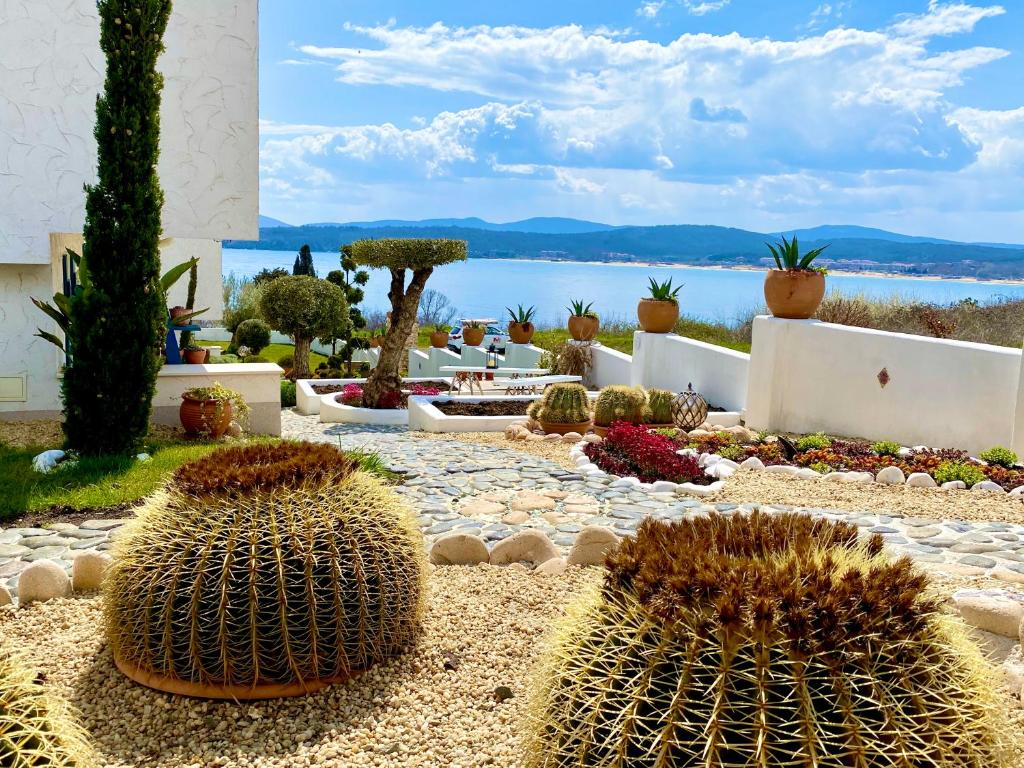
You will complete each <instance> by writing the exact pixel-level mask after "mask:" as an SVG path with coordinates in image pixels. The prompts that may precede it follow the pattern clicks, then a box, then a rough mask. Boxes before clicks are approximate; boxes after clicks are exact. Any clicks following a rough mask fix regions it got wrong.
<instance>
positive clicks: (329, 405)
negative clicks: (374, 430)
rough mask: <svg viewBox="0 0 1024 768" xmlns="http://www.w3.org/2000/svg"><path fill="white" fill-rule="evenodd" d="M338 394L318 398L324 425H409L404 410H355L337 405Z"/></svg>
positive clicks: (407, 414)
mask: <svg viewBox="0 0 1024 768" xmlns="http://www.w3.org/2000/svg"><path fill="white" fill-rule="evenodd" d="M338 394H340V393H338V392H335V393H333V394H330V395H321V396H320V421H322V422H324V423H325V424H377V425H381V426H391V427H403V426H408V424H409V411H407V410H406V409H404V408H356V407H354V406H351V405H345V404H343V403H339V402H338V401H337V400H335V398H336V397H337V396H338Z"/></svg>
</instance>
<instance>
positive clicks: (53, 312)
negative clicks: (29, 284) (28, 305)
mask: <svg viewBox="0 0 1024 768" xmlns="http://www.w3.org/2000/svg"><path fill="white" fill-rule="evenodd" d="M30 298H31V299H32V303H33V304H35V305H36V306H37V307H39V309H41V310H42V311H43V312H45V313H46V314H47V315H48V316H49V317H50V318H51V319H53V320H54V321H55V322H56V323H57V325H59V326H60V327H61V330H63V331H64V332H65V333H67V330H68V325H69V324H70V319H69V318H68V316H67V315H65V314H64V313H62V312H61V311H60V310H59V309H57V308H56V307H54V306H53V305H51V304H47V303H46V302H45V301H40V300H39V299H37V298H35V297H30Z"/></svg>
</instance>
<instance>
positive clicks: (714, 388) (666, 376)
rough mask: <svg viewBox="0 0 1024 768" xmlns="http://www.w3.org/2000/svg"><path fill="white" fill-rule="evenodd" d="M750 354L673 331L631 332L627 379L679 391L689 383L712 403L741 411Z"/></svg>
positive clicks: (639, 383) (744, 396)
mask: <svg viewBox="0 0 1024 768" xmlns="http://www.w3.org/2000/svg"><path fill="white" fill-rule="evenodd" d="M749 368H750V355H747V354H744V353H743V352H736V351H734V350H731V349H726V348H725V347H719V346H716V345H714V344H706V343H705V342H703V341H696V340H694V339H688V338H685V337H683V336H677V335H676V334H674V333H644V332H643V331H637V332H636V333H635V334H634V335H633V365H632V373H631V378H630V383H631V384H633V385H634V386H636V385H640V386H644V387H657V388H659V389H667V390H670V391H672V392H682V391H683V390H685V389H686V387H687V385H688V384H693V388H694V389H695V390H696V391H697V392H700V393H701V394H702V395H704V397H705V398H706V399H707V401H708V402H709V403H711V404H712V405H717V406H720V407H722V408H725V409H726V410H727V411H742V410H743V407H744V403H745V401H746V398H747V375H748V370H749Z"/></svg>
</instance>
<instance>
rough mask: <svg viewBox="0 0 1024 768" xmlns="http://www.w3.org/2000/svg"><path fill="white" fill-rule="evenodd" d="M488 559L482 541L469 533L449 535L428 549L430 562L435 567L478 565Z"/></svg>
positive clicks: (485, 546)
mask: <svg viewBox="0 0 1024 768" xmlns="http://www.w3.org/2000/svg"><path fill="white" fill-rule="evenodd" d="M489 557H490V556H489V555H488V553H487V545H486V544H485V543H484V540H483V539H481V538H480V537H479V536H475V535H473V534H471V533H450V534H448V535H447V536H442V537H441V538H440V539H438V540H437V541H435V542H434V545H433V546H432V547H431V548H430V562H432V563H434V564H435V565H478V564H479V563H486V562H487V561H488V559H489Z"/></svg>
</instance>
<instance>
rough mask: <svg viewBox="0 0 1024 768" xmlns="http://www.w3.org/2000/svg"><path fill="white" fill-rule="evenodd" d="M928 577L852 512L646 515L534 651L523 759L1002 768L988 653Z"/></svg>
mask: <svg viewBox="0 0 1024 768" xmlns="http://www.w3.org/2000/svg"><path fill="white" fill-rule="evenodd" d="M926 583H927V582H926V579H925V577H924V576H923V575H922V574H921V573H919V572H918V571H917V570H916V569H915V568H914V566H913V565H912V564H911V562H910V561H909V560H907V559H902V560H898V561H890V560H888V559H887V558H886V557H885V555H883V554H882V552H881V540H880V539H879V538H877V537H876V538H874V539H871V540H870V541H867V542H861V543H858V541H857V531H856V528H855V527H853V526H848V525H845V524H839V523H829V522H825V521H812V520H811V519H810V518H808V517H799V516H779V517H767V516H763V515H759V514H756V513H755V514H754V515H752V516H750V517H743V516H736V517H730V518H725V517H717V516H714V517H712V518H710V519H707V520H694V521H684V522H681V523H674V524H671V525H666V524H664V523H661V522H658V521H646V522H645V523H644V524H643V525H642V526H641V527H640V529H639V531H638V533H637V536H636V538H635V539H632V540H631V539H626V540H625V541H624V542H623V544H622V545H621V546H620V547H619V549H618V550H617V551H616V552H614V553H612V554H611V555H610V556H609V558H608V564H607V572H606V577H605V582H604V585H603V587H602V588H600V589H595V590H593V592H592V593H591V594H590V595H588V596H587V597H585V598H584V599H583V600H582V601H581V602H580V603H579V604H578V605H576V606H575V607H574V609H573V610H572V611H571V612H570V618H569V620H568V622H567V624H566V626H565V627H564V628H563V629H562V632H561V634H560V636H559V637H558V638H557V640H556V642H555V644H554V648H553V649H552V650H551V652H550V653H549V655H548V657H547V659H546V661H545V662H544V663H543V664H542V667H541V669H540V671H539V673H538V676H537V678H538V680H537V693H536V697H535V699H534V706H533V720H534V724H535V728H534V731H533V735H532V738H531V739H530V740H529V742H528V756H527V760H526V765H527V766H528V768H556V767H557V768H569V767H570V766H571V767H573V768H583V767H586V768H611V767H612V766H616V767H617V768H662V767H663V766H664V767H667V766H707V767H709V768H710V767H711V766H714V767H716V768H718V767H721V766H761V767H762V768H767V767H768V766H792V767H794V768H801V767H802V766H808V768H809V767H811V766H828V767H829V768H832V767H835V768H839V767H840V766H862V767H865V768H866V767H871V766H904V767H905V768H917V767H919V766H930V767H932V768H968V767H971V768H988V767H989V766H999V765H1005V761H1004V751H1003V749H1002V745H1001V742H1000V737H999V735H998V727H997V722H996V719H995V715H994V712H995V710H994V707H993V702H994V699H993V695H992V694H991V692H990V691H991V682H990V678H988V677H987V676H986V675H987V674H988V672H987V671H986V666H985V662H984V661H983V659H982V657H981V656H980V654H979V652H978V650H977V649H976V648H974V647H973V646H971V645H970V644H969V643H968V642H967V641H966V640H965V635H964V634H963V631H962V629H961V627H960V625H959V624H958V622H956V621H954V620H953V619H951V618H950V617H947V616H945V615H942V614H941V613H940V612H939V604H938V601H937V600H936V599H935V598H932V597H929V596H927V595H926V594H925V592H924V589H925V587H926Z"/></svg>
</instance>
